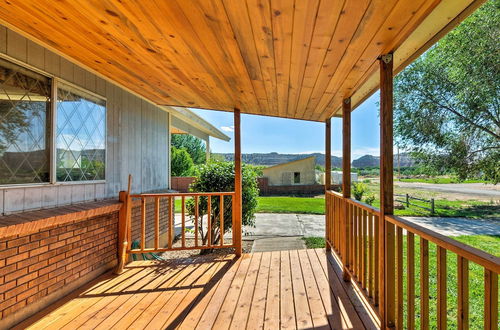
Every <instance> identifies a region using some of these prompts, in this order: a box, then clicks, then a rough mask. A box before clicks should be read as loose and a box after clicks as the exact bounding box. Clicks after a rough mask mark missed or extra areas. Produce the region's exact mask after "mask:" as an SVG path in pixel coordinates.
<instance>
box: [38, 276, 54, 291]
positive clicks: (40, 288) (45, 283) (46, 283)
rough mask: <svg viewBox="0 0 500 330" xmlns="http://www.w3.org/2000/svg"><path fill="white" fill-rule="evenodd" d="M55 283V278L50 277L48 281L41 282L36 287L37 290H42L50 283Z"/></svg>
mask: <svg viewBox="0 0 500 330" xmlns="http://www.w3.org/2000/svg"><path fill="white" fill-rule="evenodd" d="M54 283H56V278H52V279H50V280H48V281H45V282H43V283H41V284H40V285H39V286H38V289H39V290H43V289H45V288H48V287H49V286H51V285H52V284H54Z"/></svg>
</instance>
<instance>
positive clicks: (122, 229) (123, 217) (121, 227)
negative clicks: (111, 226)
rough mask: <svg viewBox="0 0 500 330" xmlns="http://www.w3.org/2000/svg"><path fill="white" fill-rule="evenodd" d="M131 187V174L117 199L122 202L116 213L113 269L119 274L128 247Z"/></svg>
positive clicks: (123, 265) (124, 261) (121, 270)
mask: <svg viewBox="0 0 500 330" xmlns="http://www.w3.org/2000/svg"><path fill="white" fill-rule="evenodd" d="M131 189H132V175H130V174H129V176H128V187H127V191H120V193H119V199H120V202H122V206H121V208H120V211H119V214H118V266H117V267H116V269H115V274H121V273H122V272H123V268H124V267H125V264H126V263H127V257H128V255H127V250H128V249H129V242H130V237H128V236H129V229H128V226H129V224H130V216H131V214H132V199H131V198H130V191H131Z"/></svg>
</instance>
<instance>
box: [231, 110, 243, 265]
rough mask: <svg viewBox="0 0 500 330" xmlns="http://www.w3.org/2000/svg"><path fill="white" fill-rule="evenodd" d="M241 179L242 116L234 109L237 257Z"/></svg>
mask: <svg viewBox="0 0 500 330" xmlns="http://www.w3.org/2000/svg"><path fill="white" fill-rule="evenodd" d="M242 200H243V197H242V177H241V115H240V109H234V203H233V239H234V242H233V244H234V246H235V248H234V251H235V254H236V256H238V257H239V256H241V219H242V216H243V210H242Z"/></svg>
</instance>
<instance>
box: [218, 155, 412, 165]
mask: <svg viewBox="0 0 500 330" xmlns="http://www.w3.org/2000/svg"><path fill="white" fill-rule="evenodd" d="M214 156H215V157H220V158H222V159H224V160H226V161H232V160H233V157H234V156H233V154H232V153H215V154H214ZM311 156H314V157H316V164H318V165H321V166H325V155H324V154H321V153H311V154H280V153H277V152H270V153H252V154H242V158H243V162H245V163H247V164H252V165H264V166H272V165H277V164H283V163H288V162H291V161H293V160H297V159H304V158H308V157H311ZM379 162H380V157H379V156H372V155H364V156H362V157H360V158H358V159H355V160H353V161H352V167H357V168H361V167H378V166H379ZM400 163H401V167H409V166H413V165H414V163H415V162H414V161H413V160H412V159H411V158H410V156H409V155H408V154H405V153H403V154H400ZM394 166H397V155H394ZM332 167H342V158H340V157H336V156H332Z"/></svg>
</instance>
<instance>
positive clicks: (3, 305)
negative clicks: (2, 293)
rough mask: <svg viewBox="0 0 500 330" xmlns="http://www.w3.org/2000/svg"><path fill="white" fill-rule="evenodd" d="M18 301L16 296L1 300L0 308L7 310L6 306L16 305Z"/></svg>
mask: <svg viewBox="0 0 500 330" xmlns="http://www.w3.org/2000/svg"><path fill="white" fill-rule="evenodd" d="M15 303H16V297H13V298H10V299H7V300H4V301H2V302H0V310H5V309H6V308H8V307H10V306H12V305H14V304H15Z"/></svg>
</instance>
